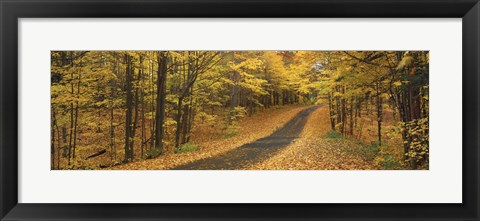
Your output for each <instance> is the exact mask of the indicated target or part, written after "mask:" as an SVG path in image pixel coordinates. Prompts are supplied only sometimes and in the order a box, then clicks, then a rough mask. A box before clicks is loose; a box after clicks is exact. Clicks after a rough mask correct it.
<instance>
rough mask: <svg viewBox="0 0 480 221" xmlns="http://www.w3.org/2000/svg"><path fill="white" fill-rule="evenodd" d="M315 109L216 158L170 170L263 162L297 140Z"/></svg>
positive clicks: (303, 112)
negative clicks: (267, 134) (264, 135)
mask: <svg viewBox="0 0 480 221" xmlns="http://www.w3.org/2000/svg"><path fill="white" fill-rule="evenodd" d="M317 108H319V106H314V107H310V108H307V109H305V110H302V111H300V112H299V113H298V114H297V115H295V116H294V117H293V118H292V119H291V120H290V121H289V122H287V123H286V124H285V125H284V126H283V127H282V128H280V129H278V130H277V131H275V132H274V133H273V134H271V135H270V136H267V137H264V138H260V139H258V140H256V141H254V142H252V143H248V144H245V145H243V146H240V147H238V148H235V149H233V150H230V151H228V152H225V153H223V154H220V155H217V156H213V157H209V158H205V159H201V160H197V161H194V162H192V163H188V164H185V165H181V166H178V167H175V168H172V170H235V169H241V168H242V167H244V166H245V165H247V164H248V165H252V164H254V163H258V162H261V161H264V160H266V159H268V158H270V157H271V156H273V155H274V154H275V153H276V152H277V151H279V150H281V149H282V148H284V147H286V146H288V145H289V144H290V143H291V142H292V141H293V140H294V139H295V138H298V136H299V135H300V133H301V132H302V129H303V127H304V126H305V123H306V122H307V119H308V116H309V115H310V113H312V112H313V111H315V110H316V109H317Z"/></svg>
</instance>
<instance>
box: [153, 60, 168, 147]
mask: <svg viewBox="0 0 480 221" xmlns="http://www.w3.org/2000/svg"><path fill="white" fill-rule="evenodd" d="M166 53H167V52H158V54H157V56H158V71H157V107H156V115H155V125H156V126H155V127H156V130H155V148H156V149H157V151H159V152H162V151H163V136H164V127H163V123H164V121H165V98H166V88H167V87H166V81H167V59H168V58H167V55H166Z"/></svg>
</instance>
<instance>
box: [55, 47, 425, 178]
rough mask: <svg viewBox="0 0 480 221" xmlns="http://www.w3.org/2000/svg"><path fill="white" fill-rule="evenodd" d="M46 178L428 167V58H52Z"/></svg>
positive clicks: (417, 54)
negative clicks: (68, 173)
mask: <svg viewBox="0 0 480 221" xmlns="http://www.w3.org/2000/svg"><path fill="white" fill-rule="evenodd" d="M50 114H51V117H50V119H51V131H50V133H51V152H50V154H51V162H50V163H51V169H52V170H92V169H93V170H97V169H106V170H114V169H119V170H145V169H181V170H185V169H188V170H195V169H208V170H212V169H241V170H286V169H291V170H380V169H383V170H412V169H423V170H424V169H428V168H429V166H428V165H429V52H428V51H52V52H51V113H50Z"/></svg>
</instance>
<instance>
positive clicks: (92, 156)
mask: <svg viewBox="0 0 480 221" xmlns="http://www.w3.org/2000/svg"><path fill="white" fill-rule="evenodd" d="M106 152H107V150H105V149H102V150H100V151H98V152H96V153H94V154H92V155H90V156H88V157H87V158H85V160H87V159H90V158H94V157H96V156H100V155H102V154H104V153H106Z"/></svg>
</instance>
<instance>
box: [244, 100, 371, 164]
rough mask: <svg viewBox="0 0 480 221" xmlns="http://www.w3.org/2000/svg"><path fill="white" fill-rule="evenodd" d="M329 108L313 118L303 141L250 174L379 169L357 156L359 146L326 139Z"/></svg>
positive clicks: (300, 140)
mask: <svg viewBox="0 0 480 221" xmlns="http://www.w3.org/2000/svg"><path fill="white" fill-rule="evenodd" d="M327 111H328V107H325V106H324V107H321V108H318V109H317V110H316V111H314V112H313V113H311V114H310V116H309V119H308V121H307V123H306V124H305V127H304V129H303V131H302V133H301V134H300V137H299V138H297V139H295V140H294V141H293V142H292V144H290V145H289V146H288V147H286V148H285V149H283V150H281V151H279V153H278V154H276V155H275V156H273V157H272V158H270V159H268V160H266V161H263V162H261V163H258V164H255V165H247V166H246V167H244V169H250V170H252V169H253V170H369V169H372V170H374V169H378V168H377V166H376V165H375V164H374V163H373V162H371V161H370V162H369V161H367V160H365V159H363V157H362V156H360V155H356V154H354V153H356V152H355V149H357V148H360V146H359V145H358V144H356V143H355V142H353V141H351V140H347V139H341V138H340V139H338V138H327V137H326V136H325V135H326V134H327V133H328V132H329V131H330V124H329V119H328V113H327Z"/></svg>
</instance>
